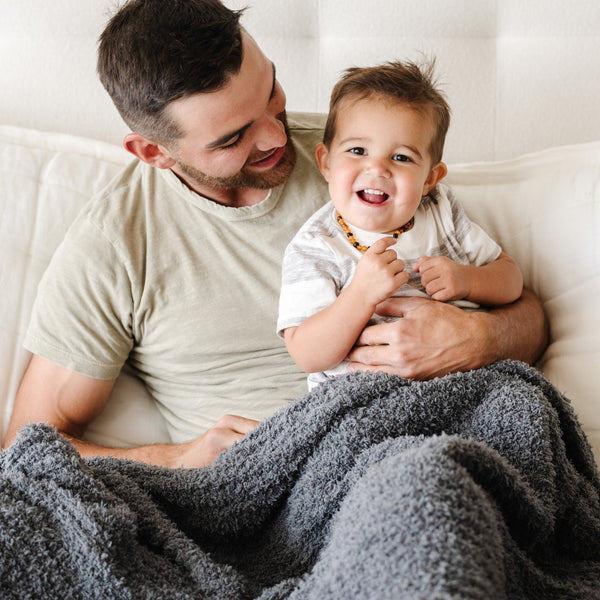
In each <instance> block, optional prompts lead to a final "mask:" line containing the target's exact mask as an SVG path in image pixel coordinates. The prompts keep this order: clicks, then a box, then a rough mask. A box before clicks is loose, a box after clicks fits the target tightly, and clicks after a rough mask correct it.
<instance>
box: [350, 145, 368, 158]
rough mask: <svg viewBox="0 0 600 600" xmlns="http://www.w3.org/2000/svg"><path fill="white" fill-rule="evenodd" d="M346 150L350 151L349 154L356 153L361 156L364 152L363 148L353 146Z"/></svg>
mask: <svg viewBox="0 0 600 600" xmlns="http://www.w3.org/2000/svg"><path fill="white" fill-rule="evenodd" d="M348 152H350V154H357V155H358V156H363V154H364V153H365V149H364V148H359V147H355V148H350V149H349V150H348Z"/></svg>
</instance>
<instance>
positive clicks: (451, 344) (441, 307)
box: [348, 290, 548, 379]
mask: <svg viewBox="0 0 600 600" xmlns="http://www.w3.org/2000/svg"><path fill="white" fill-rule="evenodd" d="M377 312H378V313H380V314H386V315H391V316H396V317H402V318H400V319H398V320H396V321H393V322H390V323H384V324H381V325H373V326H371V327H366V328H365V329H364V331H363V332H362V334H361V335H360V337H359V338H358V341H357V345H356V346H355V348H354V349H353V350H352V351H351V352H350V354H349V356H348V358H349V360H350V361H351V365H350V368H351V369H356V370H366V371H385V372H387V373H395V374H398V375H401V376H403V377H407V378H411V379H432V378H433V377H438V376H442V375H446V374H447V373H453V372H457V371H466V370H469V369H474V368H477V367H481V366H484V365H487V364H490V363H492V362H494V361H496V360H501V359H505V358H512V359H516V360H522V361H524V362H528V363H530V364H533V363H534V362H535V360H536V359H537V358H538V357H539V356H540V354H541V353H542V352H543V350H544V348H545V347H546V343H547V339H548V329H547V322H546V318H545V315H544V311H543V309H542V306H541V304H540V302H539V300H538V299H537V298H536V297H535V296H534V295H533V294H532V293H531V292H529V291H527V290H524V291H523V295H522V296H521V298H520V299H519V300H518V301H516V302H514V303H513V304H510V305H507V306H503V307H500V308H495V309H493V310H490V311H477V312H467V311H464V310H461V309H459V308H457V307H455V306H452V305H450V304H444V303H442V302H437V301H435V300H428V299H425V298H391V299H390V300H387V301H386V302H384V303H382V304H380V305H379V306H378V307H377Z"/></svg>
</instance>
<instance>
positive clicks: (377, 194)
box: [356, 189, 389, 204]
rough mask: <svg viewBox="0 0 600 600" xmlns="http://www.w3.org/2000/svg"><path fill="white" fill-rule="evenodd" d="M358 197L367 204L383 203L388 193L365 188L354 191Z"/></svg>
mask: <svg viewBox="0 0 600 600" xmlns="http://www.w3.org/2000/svg"><path fill="white" fill-rule="evenodd" d="M356 193H357V195H358V197H359V198H360V199H361V200H362V201H363V202H367V203H368V204H383V203H384V202H385V201H386V200H387V199H388V198H389V195H388V194H386V193H385V192H382V191H381V190H373V189H366V190H360V191H358V192H356Z"/></svg>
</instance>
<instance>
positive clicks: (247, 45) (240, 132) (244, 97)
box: [163, 32, 296, 203]
mask: <svg viewBox="0 0 600 600" xmlns="http://www.w3.org/2000/svg"><path fill="white" fill-rule="evenodd" d="M242 35H243V48H244V57H243V61H242V66H241V69H240V71H239V73H237V74H235V75H232V76H231V77H230V78H229V80H228V82H227V84H226V85H225V86H224V87H222V88H221V89H219V90H216V91H214V92H210V93H200V94H194V95H192V96H188V97H185V98H181V99H179V100H176V101H174V102H173V103H171V105H170V106H169V114H170V116H171V117H172V118H173V119H174V120H175V122H176V123H177V124H178V125H179V127H180V129H181V130H182V131H183V132H184V135H183V137H181V138H179V139H178V140H177V141H176V142H175V143H174V144H172V145H170V146H169V148H167V149H163V151H165V152H167V153H168V154H169V155H170V156H171V158H173V160H175V165H173V166H171V170H172V171H173V172H174V173H176V174H177V175H178V176H179V177H180V178H181V179H182V180H183V181H184V182H185V183H186V184H187V185H189V187H190V188H192V189H193V190H195V191H197V192H199V193H201V194H203V195H206V196H208V197H210V198H215V196H217V197H218V196H220V194H219V193H217V194H215V192H218V191H226V190H233V189H239V188H242V189H245V188H246V189H258V190H266V189H270V188H272V187H275V186H277V185H280V184H281V183H283V182H285V181H286V180H287V179H288V177H289V176H290V174H291V172H292V169H293V167H294V164H295V158H296V155H295V150H294V146H293V144H292V141H291V139H290V136H289V131H288V128H287V121H286V116H285V94H284V93H283V90H282V89H281V86H280V85H279V83H278V82H277V80H276V79H275V68H274V66H273V64H272V63H271V62H270V61H269V60H267V58H266V57H265V56H264V54H263V53H262V52H261V50H260V48H259V47H258V46H257V44H256V43H255V42H254V40H253V39H252V38H251V37H250V36H249V35H248V34H246V33H245V32H244V33H243V34H242ZM226 196H227V194H225V197H226ZM225 203H227V202H226V201H225Z"/></svg>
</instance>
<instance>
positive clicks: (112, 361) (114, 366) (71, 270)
mask: <svg viewBox="0 0 600 600" xmlns="http://www.w3.org/2000/svg"><path fill="white" fill-rule="evenodd" d="M132 318H133V285H132V281H131V278H130V276H129V272H128V269H127V267H126V264H125V263H124V260H123V257H122V256H119V253H118V252H117V251H116V250H115V248H114V247H113V246H112V244H111V243H110V242H109V241H108V240H107V239H106V237H105V236H104V234H103V233H102V231H101V230H100V229H99V228H98V227H97V226H96V225H95V224H94V223H92V222H91V221H90V220H88V219H87V218H86V217H85V216H84V215H82V216H80V217H78V219H77V220H76V221H75V223H74V224H73V226H72V227H71V229H70V230H69V232H68V233H67V236H66V237H65V239H64V241H63V242H62V244H61V245H60V246H59V248H58V250H57V251H56V253H55V255H54V257H53V258H52V260H51V262H50V264H49V266H48V269H47V270H46V272H45V273H44V275H43V277H42V280H41V282H40V285H39V288H38V293H37V297H36V300H35V302H34V305H33V309H32V315H31V321H30V325H29V328H28V331H27V334H26V336H25V341H24V345H25V347H26V348H27V349H28V350H29V351H31V352H33V353H35V354H38V355H40V356H42V357H44V358H46V359H48V360H50V361H52V362H53V363H55V364H58V365H60V366H63V367H65V368H68V369H70V370H73V371H76V372H78V373H81V374H83V375H87V376H89V377H94V378H98V379H114V378H115V377H117V375H118V374H119V372H120V370H121V368H122V366H123V364H124V363H125V361H126V360H127V357H128V355H129V352H130V351H131V348H132V347H133V335H132Z"/></svg>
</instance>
